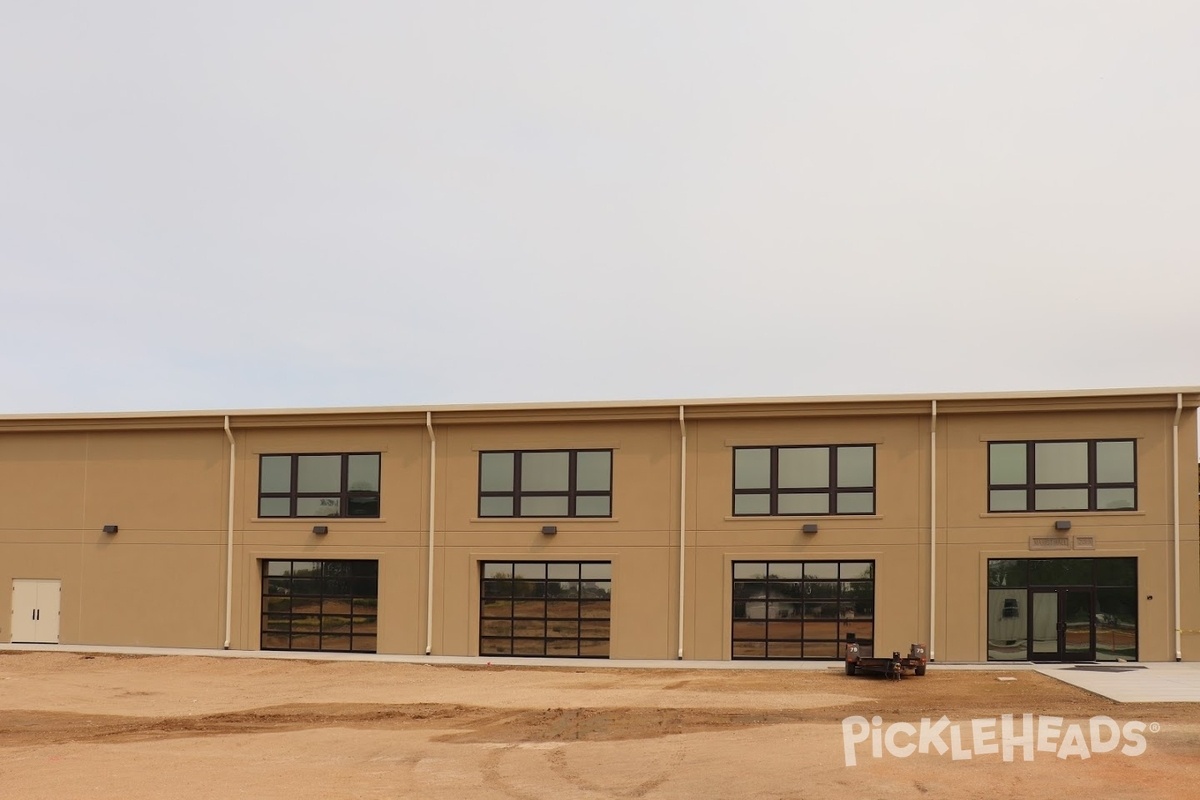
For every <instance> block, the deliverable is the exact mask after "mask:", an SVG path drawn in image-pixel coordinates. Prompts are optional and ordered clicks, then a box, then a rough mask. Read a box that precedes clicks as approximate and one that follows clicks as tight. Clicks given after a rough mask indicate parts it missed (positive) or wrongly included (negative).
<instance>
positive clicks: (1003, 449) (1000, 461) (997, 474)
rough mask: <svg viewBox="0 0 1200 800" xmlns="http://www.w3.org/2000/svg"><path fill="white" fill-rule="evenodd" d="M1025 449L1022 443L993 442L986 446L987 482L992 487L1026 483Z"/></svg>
mask: <svg viewBox="0 0 1200 800" xmlns="http://www.w3.org/2000/svg"><path fill="white" fill-rule="evenodd" d="M1025 448H1026V445H1025V443H1024V442H993V443H992V444H990V445H989V446H988V464H989V467H990V478H989V480H990V482H991V484H992V485H993V486H1003V485H1006V484H1007V485H1021V484H1024V483H1026V482H1027V478H1026V474H1025V472H1026V461H1025V458H1026V449H1025Z"/></svg>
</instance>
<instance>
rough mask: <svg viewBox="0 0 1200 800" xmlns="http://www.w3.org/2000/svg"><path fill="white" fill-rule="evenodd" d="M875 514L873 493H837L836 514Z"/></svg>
mask: <svg viewBox="0 0 1200 800" xmlns="http://www.w3.org/2000/svg"><path fill="white" fill-rule="evenodd" d="M874 512H875V495H874V493H873V492H838V496H837V513H839V514H872V513H874Z"/></svg>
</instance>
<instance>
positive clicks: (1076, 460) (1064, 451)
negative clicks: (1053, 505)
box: [1033, 442, 1088, 484]
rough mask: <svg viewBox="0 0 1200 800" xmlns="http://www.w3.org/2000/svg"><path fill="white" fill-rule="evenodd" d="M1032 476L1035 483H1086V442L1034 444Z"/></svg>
mask: <svg viewBox="0 0 1200 800" xmlns="http://www.w3.org/2000/svg"><path fill="white" fill-rule="evenodd" d="M1033 475H1034V480H1035V482H1037V483H1041V484H1045V483H1087V481H1088V446H1087V442H1036V443H1034V445H1033Z"/></svg>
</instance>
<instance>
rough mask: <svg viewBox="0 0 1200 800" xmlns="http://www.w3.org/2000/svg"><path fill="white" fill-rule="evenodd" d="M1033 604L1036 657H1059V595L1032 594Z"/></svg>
mask: <svg viewBox="0 0 1200 800" xmlns="http://www.w3.org/2000/svg"><path fill="white" fill-rule="evenodd" d="M1030 594H1031V596H1032V602H1033V642H1032V647H1031V648H1030V649H1031V651H1032V652H1033V655H1034V656H1035V657H1036V656H1039V655H1041V656H1057V655H1058V594H1057V593H1055V592H1031V593H1030Z"/></svg>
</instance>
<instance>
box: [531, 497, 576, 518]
mask: <svg viewBox="0 0 1200 800" xmlns="http://www.w3.org/2000/svg"><path fill="white" fill-rule="evenodd" d="M566 515H567V497H566V495H562V496H558V497H537V496H531V495H524V496H523V497H522V498H521V516H523V517H565V516H566Z"/></svg>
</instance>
